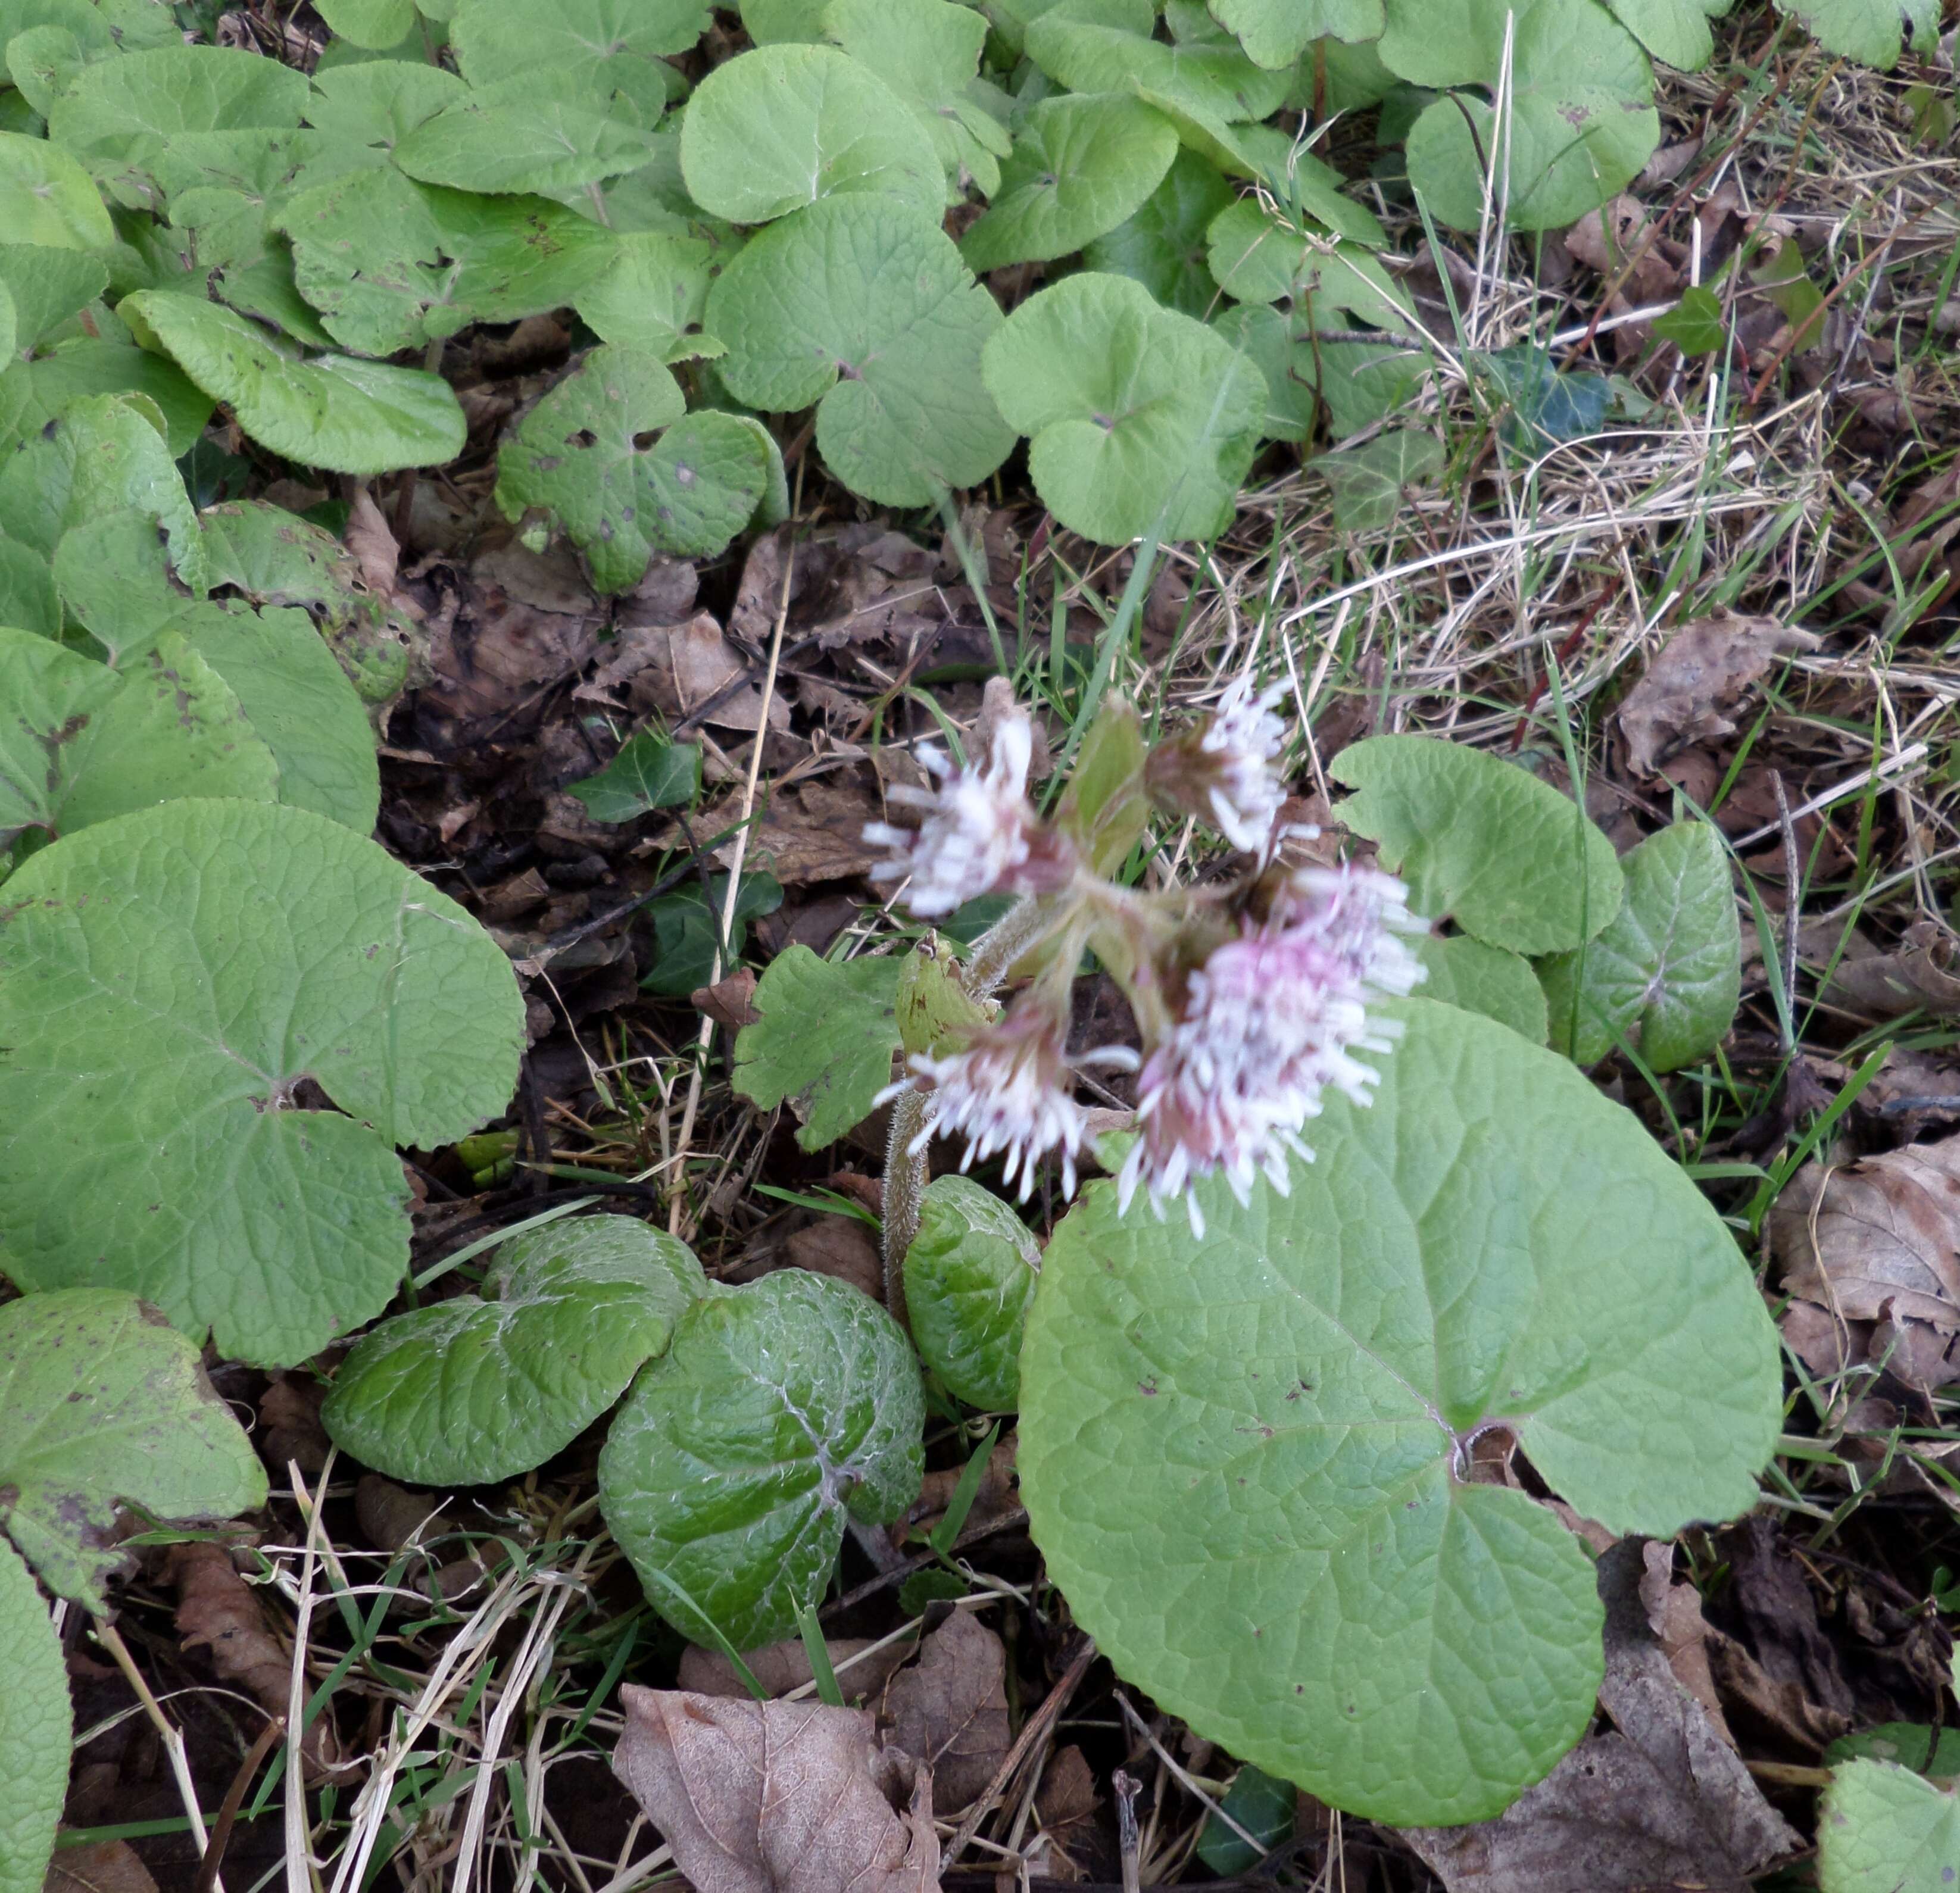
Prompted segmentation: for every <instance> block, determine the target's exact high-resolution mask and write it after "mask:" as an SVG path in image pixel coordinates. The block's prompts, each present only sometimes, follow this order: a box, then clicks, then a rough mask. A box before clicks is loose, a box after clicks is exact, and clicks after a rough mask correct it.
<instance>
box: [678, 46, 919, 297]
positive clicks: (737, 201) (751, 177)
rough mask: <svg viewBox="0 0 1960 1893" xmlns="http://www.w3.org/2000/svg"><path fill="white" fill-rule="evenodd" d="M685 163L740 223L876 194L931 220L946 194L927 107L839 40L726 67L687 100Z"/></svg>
mask: <svg viewBox="0 0 1960 1893" xmlns="http://www.w3.org/2000/svg"><path fill="white" fill-rule="evenodd" d="M680 164H681V173H682V175H683V177H686V180H687V188H688V190H689V192H690V194H691V195H692V196H693V199H694V201H695V202H696V203H697V204H698V205H700V206H701V208H702V209H703V210H705V211H706V212H708V213H709V214H710V215H712V216H715V217H725V218H727V219H728V221H730V223H733V224H763V223H767V222H768V221H770V220H771V219H772V218H777V217H781V216H784V215H787V214H788V212H791V211H793V210H795V209H797V208H800V206H802V205H806V204H814V203H816V202H819V201H821V200H822V199H826V198H829V197H832V196H864V195H870V196H889V197H891V198H893V199H896V201H897V202H899V203H900V204H902V205H906V206H908V207H909V208H911V210H912V212H914V214H915V221H921V222H922V223H923V224H925V225H926V226H927V227H933V226H936V225H937V224H938V221H939V218H940V212H941V211H942V210H943V208H945V203H946V173H945V172H944V170H943V169H942V168H941V167H940V162H939V158H938V156H937V154H936V153H935V152H934V150H933V148H932V141H931V138H928V136H927V135H926V131H925V127H924V126H923V125H921V123H920V122H919V120H918V115H917V114H916V113H914V112H912V110H909V109H908V107H907V106H906V104H905V101H904V100H902V98H900V97H899V95H898V94H896V92H894V91H893V90H892V88H891V87H889V85H887V84H886V83H885V82H884V81H883V79H881V78H879V77H878V75H877V74H876V73H875V72H872V71H871V70H870V68H869V67H867V66H864V65H860V64H859V63H858V61H856V60H855V59H851V58H850V57H848V56H847V55H846V54H844V53H842V52H838V50H837V49H836V48H835V47H834V46H796V45H779V46H758V47H756V49H754V50H753V52H743V53H740V54H738V55H737V56H736V57H735V58H733V59H730V60H729V61H728V62H727V64H726V65H718V66H717V67H716V68H714V71H713V72H711V73H709V74H708V77H707V78H705V79H703V80H702V82H701V84H700V85H699V86H698V87H697V88H696V90H695V94H694V97H692V99H690V100H689V101H688V107H687V115H686V117H685V118H683V119H682V121H681V131H680ZM711 326H712V325H711Z"/></svg>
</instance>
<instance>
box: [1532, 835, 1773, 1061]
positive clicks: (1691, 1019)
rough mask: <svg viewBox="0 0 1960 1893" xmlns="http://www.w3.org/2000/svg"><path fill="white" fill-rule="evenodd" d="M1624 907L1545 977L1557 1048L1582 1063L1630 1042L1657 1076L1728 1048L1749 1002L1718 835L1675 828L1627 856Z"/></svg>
mask: <svg viewBox="0 0 1960 1893" xmlns="http://www.w3.org/2000/svg"><path fill="white" fill-rule="evenodd" d="M1620 866H1621V870H1622V871H1623V872H1624V874H1625V876H1626V881H1627V891H1626V898H1625V899H1624V901H1623V902H1622V903H1621V908H1620V911H1619V912H1618V914H1616V915H1615V916H1614V917H1613V921H1612V924H1611V925H1610V926H1608V927H1607V928H1606V930H1605V932H1604V933H1602V934H1600V936H1599V938H1598V939H1596V940H1591V941H1589V942H1588V943H1586V945H1585V946H1582V947H1580V948H1579V949H1578V950H1577V951H1576V952H1573V953H1562V954H1561V955H1560V956H1558V958H1557V959H1554V960H1551V961H1550V962H1548V963H1547V964H1546V965H1545V966H1544V967H1542V969H1540V972H1541V976H1542V978H1543V979H1544V981H1545V997H1546V999H1547V1001H1548V1004H1549V1006H1550V1011H1551V1033H1552V1043H1553V1044H1554V1045H1556V1046H1557V1047H1558V1049H1559V1050H1560V1051H1564V1052H1566V1053H1567V1054H1569V1055H1570V1056H1571V1057H1572V1058H1576V1059H1577V1061H1579V1063H1580V1064H1592V1063H1593V1061H1595V1060H1596V1059H1599V1058H1605V1055H1606V1054H1607V1053H1608V1052H1609V1051H1612V1048H1613V1045H1614V1042H1615V1039H1616V1038H1618V1037H1630V1038H1631V1039H1632V1040H1633V1041H1634V1044H1635V1045H1637V1046H1638V1047H1639V1048H1640V1057H1641V1058H1642V1060H1643V1061H1644V1062H1645V1063H1646V1064H1649V1065H1650V1066H1652V1067H1653V1069H1654V1070H1655V1071H1675V1070H1677V1069H1678V1067H1681V1066H1682V1065H1685V1064H1688V1063H1689V1062H1690V1061H1691V1060H1693V1059H1695V1058H1700V1057H1701V1055H1702V1054H1703V1053H1704V1052H1705V1051H1710V1050H1712V1049H1713V1048H1714V1047H1715V1046H1716V1045H1718V1044H1720V1042H1721V1039H1722V1035H1723V1033H1724V1032H1726V1031H1727V1030H1728V1029H1729V1021H1730V1020H1732V1019H1733V1018H1734V1017H1735V1016H1736V1001H1738V999H1739V997H1741V994H1742V927H1741V924H1740V923H1739V921H1738V919H1737V918H1736V893H1735V889H1734V888H1733V886H1731V885H1730V883H1729V857H1728V855H1727V854H1726V853H1725V852H1724V851H1723V847H1722V844H1721V842H1720V838H1718V837H1717V835H1716V833H1715V831H1714V829H1713V828H1711V827H1710V826H1708V825H1707V823H1706V822H1676V823H1675V825H1674V826H1672V828H1665V829H1662V830H1661V832H1659V834H1658V835H1650V836H1649V837H1648V838H1647V840H1645V841H1644V842H1641V844H1640V846H1639V847H1638V848H1634V849H1633V850H1632V851H1631V852H1630V853H1628V854H1626V855H1624V856H1623V857H1621V862H1620Z"/></svg>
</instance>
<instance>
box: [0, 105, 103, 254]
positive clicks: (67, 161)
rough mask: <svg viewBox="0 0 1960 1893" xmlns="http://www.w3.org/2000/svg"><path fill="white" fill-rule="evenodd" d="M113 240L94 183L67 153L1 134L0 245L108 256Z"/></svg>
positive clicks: (46, 144) (16, 134)
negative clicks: (95, 252)
mask: <svg viewBox="0 0 1960 1893" xmlns="http://www.w3.org/2000/svg"><path fill="white" fill-rule="evenodd" d="M115 240H116V227H115V225H114V224H112V223H110V221H109V212H108V211H107V209H106V208H104V207H103V202H102V198H101V196H100V193H99V192H97V189H96V188H95V185H94V180H92V179H91V177H89V175H88V173H87V172H86V171H85V170H83V169H82V168H81V166H80V165H79V164H77V163H76V162H75V160H74V159H73V158H72V157H69V155H68V153H67V152H66V151H63V150H62V148H61V147H60V146H59V145H50V144H49V142H48V141H47V140H46V138H28V137H26V136H24V135H23V134H22V133H21V132H0V242H5V243H37V244H41V245H44V246H45V247H47V248H49V249H50V250H107V248H108V247H109V246H110V244H111V243H114V242H115Z"/></svg>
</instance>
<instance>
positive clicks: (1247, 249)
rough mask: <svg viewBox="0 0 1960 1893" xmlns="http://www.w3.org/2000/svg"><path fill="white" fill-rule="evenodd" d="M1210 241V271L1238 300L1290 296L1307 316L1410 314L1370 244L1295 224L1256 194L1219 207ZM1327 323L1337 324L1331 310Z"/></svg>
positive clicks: (1391, 317) (1379, 319)
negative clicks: (1339, 239)
mask: <svg viewBox="0 0 1960 1893" xmlns="http://www.w3.org/2000/svg"><path fill="white" fill-rule="evenodd" d="M1205 241H1206V244H1207V247H1208V258H1207V260H1208V262H1209V263H1210V266H1211V274H1212V276H1213V278H1214V279H1215V280H1216V282H1217V284H1218V286H1219V288H1221V289H1222V290H1223V291H1224V292H1225V293H1226V294H1227V295H1228V296H1230V297H1232V298H1233V300H1234V301H1237V302H1279V301H1283V300H1287V299H1290V300H1291V301H1293V302H1295V303H1296V304H1299V305H1300V307H1301V309H1302V310H1304V311H1305V312H1306V313H1308V314H1309V315H1311V314H1312V313H1313V311H1314V310H1316V309H1319V310H1325V311H1328V312H1330V313H1331V312H1333V311H1337V310H1338V311H1344V312H1345V313H1348V314H1351V315H1354V316H1358V317H1360V319H1361V320H1363V321H1364V322H1372V323H1380V324H1383V325H1385V326H1386V325H1387V324H1389V323H1403V322H1405V321H1406V320H1408V318H1407V317H1406V316H1405V313H1404V312H1403V308H1402V304H1403V300H1404V299H1403V297H1402V296H1401V295H1400V294H1398V292H1397V291H1396V288H1395V285H1394V284H1393V283H1392V282H1390V281H1389V276H1388V272H1386V270H1384V269H1383V267H1382V266H1381V265H1380V263H1379V262H1377V261H1376V259H1375V258H1374V256H1373V255H1372V254H1371V253H1370V252H1369V251H1367V250H1364V249H1363V248H1361V247H1360V246H1359V245H1357V244H1354V243H1338V242H1336V241H1335V240H1333V239H1332V238H1331V237H1328V235H1327V234H1325V232H1324V231H1317V230H1315V229H1313V227H1311V226H1310V225H1305V224H1293V223H1290V222H1288V221H1287V220H1286V219H1285V218H1281V217H1278V216H1276V215H1273V214H1271V213H1270V212H1268V211H1266V210H1265V208H1262V206H1261V205H1260V204H1259V202H1258V199H1255V198H1250V197H1244V198H1241V199H1239V201H1238V202H1236V204H1233V205H1230V206H1229V207H1228V208H1226V209H1224V210H1222V211H1220V212H1219V213H1218V215H1217V216H1216V217H1215V218H1213V219H1212V221H1211V228H1210V229H1209V230H1208V231H1206V233H1205ZM1322 323H1323V326H1334V323H1333V321H1332V320H1330V319H1329V317H1328V316H1323V317H1322Z"/></svg>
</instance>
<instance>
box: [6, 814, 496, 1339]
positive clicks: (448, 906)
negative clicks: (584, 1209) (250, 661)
mask: <svg viewBox="0 0 1960 1893" xmlns="http://www.w3.org/2000/svg"><path fill="white" fill-rule="evenodd" d="M522 1043H523V1005H522V1002H521V1001H520V998H519V997H518V994H517V982H516V981H515V980H514V978H513V977H512V975H511V969H510V964H509V962H508V960H507V959H505V958H504V956H503V954H502V953H501V952H500V951H499V950H498V948H497V947H496V946H495V943H493V942H492V940H490V938H489V937H488V935H487V934H485V933H484V932H483V931H482V928H481V927H479V926H478V925H477V924H476V922H475V921H473V920H472V919H471V918H469V915H466V913H465V912H463V909H462V908H460V907H458V906H457V905H456V904H455V903H454V902H453V901H451V900H450V899H448V898H447V896H444V895H442V894H441V893H438V892H437V891H436V890H435V889H434V888H432V887H431V886H429V885H428V883H426V882H425V881H423V880H422V879H421V878H420V877H418V876H416V875H415V874H412V873H409V871H408V870H406V868H403V867H400V866H399V864H396V862H394V861H391V860H390V858H389V857H387V855H386V854H383V852H382V851H381V850H380V848H377V847H376V846H375V845H374V843H373V842H369V841H366V840H364V839H362V838H361V837H360V836H358V835H355V834H353V833H352V832H350V831H349V830H348V829H345V828H342V826H339V824H338V823H336V822H330V821H328V820H326V819H325V818H324V817H323V816H317V815H314V814H312V813H309V812H308V811H307V810H301V809H294V808H285V807H278V806H277V805H274V804H265V803H245V802H214V801H202V800H194V801H180V802H170V803H165V804H164V806H163V807H160V808H155V809H150V810H145V811H144V812H143V813H141V814H137V815H130V816H123V817H122V818H121V819H119V820H117V821H114V822H102V823H100V824H98V825H97V826H95V827H94V828H92V829H86V830H84V832H82V833H81V834H79V835H72V836H69V837H68V838H66V839H65V840H63V841H61V842H57V843H56V845H54V846H53V847H52V848H46V849H43V850H42V851H40V853H39V854H35V855H33V856H32V857H30V859H29V860H28V861H27V863H26V864H25V865H24V866H23V867H20V868H19V869H18V870H16V871H15V873H14V876H13V877H12V879H11V880H10V881H9V882H8V904H7V905H6V906H5V908H0V1047H4V1048H5V1050H4V1051H0V1116H4V1118H5V1121H6V1122H7V1124H8V1128H9V1131H10V1133H11V1136H12V1138H13V1151H14V1161H12V1162H11V1163H9V1164H8V1166H7V1167H6V1169H5V1172H4V1173H0V1268H4V1270H5V1272H6V1273H7V1274H9V1275H11V1276H12V1277H13V1278H14V1280H15V1281H17V1282H18V1283H20V1284H21V1285H22V1286H23V1287H27V1288H56V1287H67V1286H69V1285H71V1284H75V1283H77V1282H80V1281H87V1282H91V1283H94V1284H110V1285H113V1286H116V1287H122V1288H126V1289H128V1290H131V1291H132V1292H134V1293H138V1294H141V1295H143V1296H145V1297H146V1299H148V1300H151V1301H154V1302H155V1303H157V1305H158V1306H160V1307H161V1308H162V1309H164V1311H165V1312H167V1314H168V1315H169V1316H170V1318H171V1319H173V1321H175V1322H177V1323H178V1325H180V1326H181V1327H183V1328H184V1329H185V1330H186V1331H187V1332H189V1333H191V1334H192V1335H199V1336H202V1335H203V1334H204V1333H205V1331H207V1330H210V1331H214V1332H215V1335H216V1337H217V1340H218V1346H219V1347H220V1348H221V1351H223V1352H224V1353H225V1354H231V1355H234V1356H237V1357H240V1358H243V1359H246V1360H255V1361H262V1362H269V1363H287V1362H291V1361H294V1360H304V1359H305V1358H306V1357H307V1356H308V1355H310V1354H314V1353H316V1352H317V1351H318V1350H319V1349H320V1347H323V1346H324V1345H325V1344H326V1342H327V1341H329V1339H331V1338H333V1336H334V1335H336V1334H338V1333H344V1332H345V1331H348V1329H350V1328H354V1327H356V1326H358V1325H359V1324H360V1323H361V1322H365V1321H368V1320H370V1319H372V1318H373V1317H374V1316H375V1315H376V1314H377V1313H378V1312H380V1309H381V1308H382V1307H383V1306H384V1305H385V1304H386V1303H387V1300H388V1297H389V1296H390V1294H391V1293H393V1291H394V1289H395V1287H396V1284H398V1283H399V1281H400V1280H401V1277H402V1271H403V1269H404V1268H406V1265H407V1261H408V1234H409V1230H408V1223H407V1219H406V1217H405V1216H404V1215H403V1203H404V1201H405V1200H406V1195H407V1189H406V1185H405V1183H404V1182H403V1176H402V1171H401V1166H400V1164H399V1162H398V1161H397V1160H396V1156H395V1153H394V1147H395V1146H396V1144H421V1145H424V1146H428V1145H434V1144H446V1143H450V1142H453V1141H454V1140H455V1139H456V1138H457V1137H461V1136H463V1135H464V1134H466V1133H467V1132H469V1131H471V1130H473V1129H474V1128H476V1125H479V1123H481V1122H482V1120H483V1119H484V1118H486V1117H488V1116H489V1115H491V1114H492V1112H495V1111H498V1110H500V1109H501V1108H502V1107H503V1106H504V1102H506V1100H507V1099H508V1097H509V1096H510V1093H511V1087H512V1086H513V1084H514V1082H515V1080H516V1075H517V1056H518V1052H519V1049H520V1046H521V1045H522ZM307 1080H311V1081H312V1083H313V1084H316V1085H317V1086H319V1087H320V1090H323V1091H324V1092H325V1093H326V1096H328V1097H329V1099H333V1101H334V1102H335V1103H336V1104H337V1105H338V1106H340V1107H341V1108H342V1109H343V1110H344V1111H345V1112H346V1113H347V1114H348V1115H345V1116H342V1115H339V1113H338V1112H333V1111H328V1110H315V1109H306V1108H304V1107H302V1106H301V1103H300V1098H301V1095H302V1090H301V1087H302V1086H303V1085H304V1083H306V1081H307Z"/></svg>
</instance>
